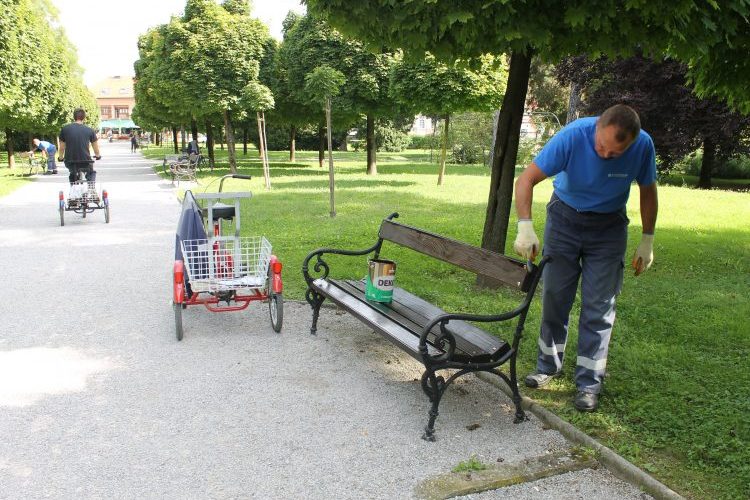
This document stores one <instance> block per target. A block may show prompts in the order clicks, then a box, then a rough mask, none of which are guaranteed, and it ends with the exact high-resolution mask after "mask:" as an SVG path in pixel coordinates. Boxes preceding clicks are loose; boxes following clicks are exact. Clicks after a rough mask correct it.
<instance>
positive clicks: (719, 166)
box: [676, 149, 750, 179]
mask: <svg viewBox="0 0 750 500" xmlns="http://www.w3.org/2000/svg"><path fill="white" fill-rule="evenodd" d="M702 165H703V151H702V150H700V149H699V150H697V151H694V152H692V153H690V154H689V155H687V156H686V157H685V158H683V159H682V160H681V161H679V162H678V163H677V165H676V170H679V171H681V172H683V173H684V174H687V175H695V176H699V175H700V174H701V167H702ZM711 177H716V178H717V179H750V156H747V155H742V156H736V157H734V158H730V159H729V160H726V161H717V162H716V165H715V166H714V168H713V170H712V172H711Z"/></svg>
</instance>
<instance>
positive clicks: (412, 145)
mask: <svg viewBox="0 0 750 500" xmlns="http://www.w3.org/2000/svg"><path fill="white" fill-rule="evenodd" d="M439 145H440V138H439V137H438V136H434V137H433V136H432V135H412V136H410V142H409V145H408V146H407V147H408V148H409V149H436V148H437V147H438V146H439Z"/></svg>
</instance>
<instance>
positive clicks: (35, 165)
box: [15, 151, 46, 175]
mask: <svg viewBox="0 0 750 500" xmlns="http://www.w3.org/2000/svg"><path fill="white" fill-rule="evenodd" d="M15 157H16V159H15V162H16V166H17V168H23V169H26V168H28V169H29V174H28V175H33V174H41V173H44V169H45V166H46V164H44V163H43V162H41V161H39V158H38V157H37V155H35V154H34V153H29V152H28V151H23V152H21V153H15Z"/></svg>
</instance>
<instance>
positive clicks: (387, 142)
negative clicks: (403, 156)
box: [375, 124, 410, 153]
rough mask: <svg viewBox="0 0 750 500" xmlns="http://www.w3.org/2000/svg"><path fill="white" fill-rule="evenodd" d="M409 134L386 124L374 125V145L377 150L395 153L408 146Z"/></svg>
mask: <svg viewBox="0 0 750 500" xmlns="http://www.w3.org/2000/svg"><path fill="white" fill-rule="evenodd" d="M409 142H410V140H409V136H408V135H407V134H406V133H404V132H401V131H400V130H398V129H397V128H394V127H391V126H388V125H380V124H376V125H375V145H376V146H377V148H378V151H387V152H389V153H397V152H399V151H403V150H404V149H406V148H407V146H409Z"/></svg>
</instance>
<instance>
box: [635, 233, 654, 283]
mask: <svg viewBox="0 0 750 500" xmlns="http://www.w3.org/2000/svg"><path fill="white" fill-rule="evenodd" d="M653 261H654V235H653V234H644V235H642V236H641V243H640V245H638V248H637V249H636V251H635V255H633V262H632V266H633V269H635V275H636V276H638V275H639V274H641V273H642V272H643V271H645V270H646V269H648V268H649V267H651V263H652V262H653Z"/></svg>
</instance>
